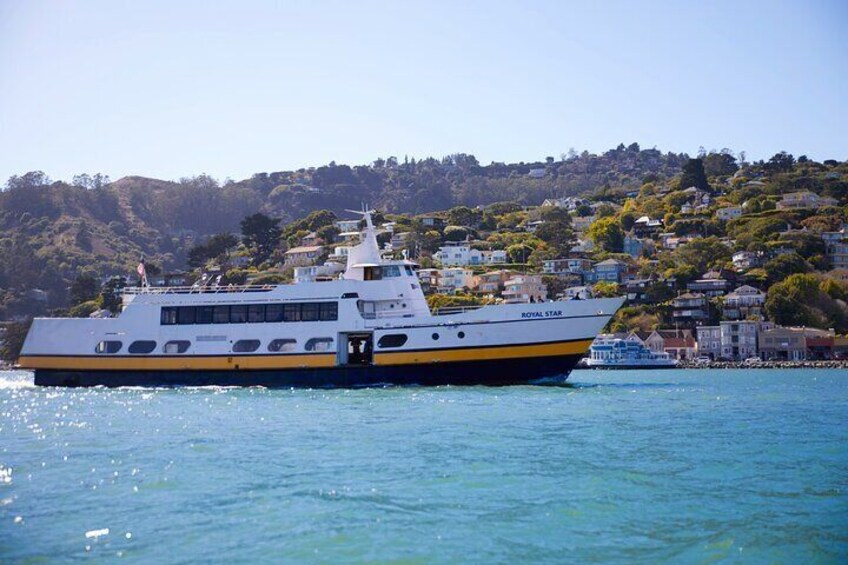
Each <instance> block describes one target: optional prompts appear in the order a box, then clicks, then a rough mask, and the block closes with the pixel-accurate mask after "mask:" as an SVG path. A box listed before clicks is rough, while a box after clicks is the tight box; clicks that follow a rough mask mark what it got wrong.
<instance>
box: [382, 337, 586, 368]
mask: <svg viewBox="0 0 848 565" xmlns="http://www.w3.org/2000/svg"><path fill="white" fill-rule="evenodd" d="M590 345H592V340H591V339H587V340H581V341H567V342H560V343H541V344H535V345H514V346H507V347H503V346H502V347H473V348H466V349H460V348H456V349H437V350H432V351H409V352H404V351H393V352H392V353H377V354H375V355H374V364H375V365H417V364H421V363H449V362H461V361H484V360H497V359H520V358H526V357H558V356H560V355H582V354H583V353H585V352H586V351H588V349H589V346H590Z"/></svg>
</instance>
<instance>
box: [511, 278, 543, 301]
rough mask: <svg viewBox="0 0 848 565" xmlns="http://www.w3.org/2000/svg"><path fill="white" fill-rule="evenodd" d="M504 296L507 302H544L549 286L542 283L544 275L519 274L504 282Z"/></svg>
mask: <svg viewBox="0 0 848 565" xmlns="http://www.w3.org/2000/svg"><path fill="white" fill-rule="evenodd" d="M503 297H504V302H505V303H506V304H521V303H528V302H544V301H545V300H546V299H547V297H548V287H546V286H545V285H544V283H542V275H518V276H516V277H513V278H511V279H509V280H508V281H506V282H505V283H504V291H503Z"/></svg>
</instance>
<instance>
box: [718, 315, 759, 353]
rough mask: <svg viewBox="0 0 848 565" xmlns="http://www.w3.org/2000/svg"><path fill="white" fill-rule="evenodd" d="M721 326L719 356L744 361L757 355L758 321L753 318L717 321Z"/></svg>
mask: <svg viewBox="0 0 848 565" xmlns="http://www.w3.org/2000/svg"><path fill="white" fill-rule="evenodd" d="M719 327H720V328H721V358H722V359H727V360H730V361H744V360H745V359H748V358H750V357H758V356H759V348H758V342H757V333H758V331H759V329H760V322H757V321H754V320H739V321H727V320H722V321H721V322H720V323H719Z"/></svg>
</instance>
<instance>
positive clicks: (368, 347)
mask: <svg viewBox="0 0 848 565" xmlns="http://www.w3.org/2000/svg"><path fill="white" fill-rule="evenodd" d="M373 361H374V334H373V333H371V332H356V333H340V334H339V350H338V364H339V365H371V363H372V362H373Z"/></svg>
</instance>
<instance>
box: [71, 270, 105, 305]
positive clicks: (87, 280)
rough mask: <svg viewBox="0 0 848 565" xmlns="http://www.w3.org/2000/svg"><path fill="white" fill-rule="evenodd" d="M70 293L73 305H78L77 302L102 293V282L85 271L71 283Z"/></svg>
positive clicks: (90, 298) (91, 298)
mask: <svg viewBox="0 0 848 565" xmlns="http://www.w3.org/2000/svg"><path fill="white" fill-rule="evenodd" d="M69 293H70V296H69V298H70V300H71V306H76V305H77V304H81V303H83V302H87V301H89V300H94V299H95V298H97V295H98V294H99V293H100V283H99V282H98V281H97V279H96V278H95V277H94V276H92V275H90V274H88V273H83V274H81V275H79V276H78V277H77V278H75V279H74V282H72V283H71V288H70V289H69Z"/></svg>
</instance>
